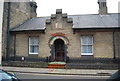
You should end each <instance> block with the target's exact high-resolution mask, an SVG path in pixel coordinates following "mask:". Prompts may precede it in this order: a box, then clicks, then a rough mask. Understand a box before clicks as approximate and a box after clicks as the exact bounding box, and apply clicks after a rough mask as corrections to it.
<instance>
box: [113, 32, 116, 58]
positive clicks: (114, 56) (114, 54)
mask: <svg viewBox="0 0 120 81" xmlns="http://www.w3.org/2000/svg"><path fill="white" fill-rule="evenodd" d="M115 40H116V39H115V31H113V52H114V59H116V56H115V53H116V52H115Z"/></svg>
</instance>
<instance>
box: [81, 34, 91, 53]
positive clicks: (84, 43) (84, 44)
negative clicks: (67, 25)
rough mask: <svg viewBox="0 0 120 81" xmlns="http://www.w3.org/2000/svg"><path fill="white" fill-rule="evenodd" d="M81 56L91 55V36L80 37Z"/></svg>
mask: <svg viewBox="0 0 120 81" xmlns="http://www.w3.org/2000/svg"><path fill="white" fill-rule="evenodd" d="M81 55H93V36H91V35H85V36H81Z"/></svg>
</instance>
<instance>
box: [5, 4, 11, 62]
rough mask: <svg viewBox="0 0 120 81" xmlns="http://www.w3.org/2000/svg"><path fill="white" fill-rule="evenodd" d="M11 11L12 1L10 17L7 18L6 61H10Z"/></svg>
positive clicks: (9, 7)
mask: <svg viewBox="0 0 120 81" xmlns="http://www.w3.org/2000/svg"><path fill="white" fill-rule="evenodd" d="M10 11H11V2H8V19H7V38H6V39H7V41H6V61H9V56H10V53H9V51H10V50H9V46H10Z"/></svg>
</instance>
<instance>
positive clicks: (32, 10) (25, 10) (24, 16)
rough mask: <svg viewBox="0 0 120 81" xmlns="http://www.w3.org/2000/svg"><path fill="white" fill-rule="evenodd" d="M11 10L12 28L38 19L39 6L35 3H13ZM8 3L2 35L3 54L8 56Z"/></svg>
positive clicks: (5, 5)
mask: <svg viewBox="0 0 120 81" xmlns="http://www.w3.org/2000/svg"><path fill="white" fill-rule="evenodd" d="M10 6H11V8H10V28H13V27H15V26H16V25H18V24H21V23H23V22H25V21H26V20H28V19H30V18H32V17H36V15H37V14H36V8H37V5H36V3H35V2H11V5H10ZM7 21H8V2H5V3H4V12H3V28H2V29H3V34H2V54H3V57H4V58H5V56H6V55H5V54H6V39H7V38H6V37H7V24H8V22H7Z"/></svg>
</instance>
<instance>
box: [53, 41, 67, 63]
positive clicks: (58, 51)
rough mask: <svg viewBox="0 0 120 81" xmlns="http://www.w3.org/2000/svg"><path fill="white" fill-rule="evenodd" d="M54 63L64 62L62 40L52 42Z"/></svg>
mask: <svg viewBox="0 0 120 81" xmlns="http://www.w3.org/2000/svg"><path fill="white" fill-rule="evenodd" d="M54 48H55V61H64V57H65V43H64V41H63V40H62V39H56V40H55V41H54Z"/></svg>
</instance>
